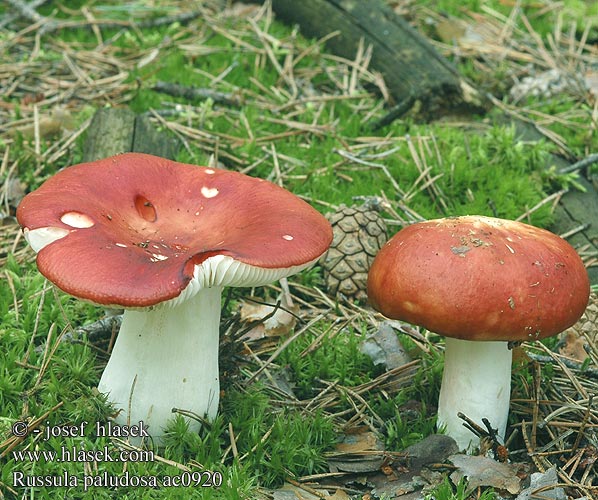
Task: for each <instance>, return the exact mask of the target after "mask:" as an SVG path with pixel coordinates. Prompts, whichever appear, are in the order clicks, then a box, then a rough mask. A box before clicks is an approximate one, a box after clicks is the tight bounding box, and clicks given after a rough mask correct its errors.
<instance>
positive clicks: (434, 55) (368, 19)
mask: <svg viewBox="0 0 598 500" xmlns="http://www.w3.org/2000/svg"><path fill="white" fill-rule="evenodd" d="M272 8H273V10H274V12H275V14H276V16H277V17H278V18H279V19H281V20H282V21H284V22H286V23H288V24H298V25H299V27H300V29H301V32H302V33H303V34H304V35H306V36H309V37H314V38H321V37H324V36H327V35H329V34H330V33H332V32H338V35H336V36H333V37H331V38H330V39H329V40H328V41H327V42H326V45H327V47H328V49H329V50H331V51H332V52H333V53H335V54H338V55H340V56H342V57H345V58H347V59H350V60H353V59H354V58H355V54H356V53H357V50H358V47H359V44H360V43H361V41H363V42H364V43H365V45H366V46H368V45H371V46H372V59H371V63H370V69H373V70H375V71H379V72H380V73H382V75H383V76H384V81H385V83H386V85H387V87H388V90H389V92H390V94H391V96H392V98H393V100H394V103H393V104H395V105H397V106H401V105H402V103H404V102H409V101H412V102H411V103H410V105H409V106H408V108H411V107H413V106H415V105H419V109H420V112H421V115H422V116H423V117H424V118H425V119H432V118H435V117H437V116H438V115H439V114H446V113H451V112H455V111H458V110H463V109H465V110H468V111H472V110H480V109H482V108H483V106H484V99H483V98H482V97H481V96H480V94H479V93H478V92H477V91H476V90H475V89H473V88H472V87H471V86H470V85H469V84H467V82H466V81H465V80H464V79H463V78H462V77H461V76H460V75H459V73H458V71H457V69H456V68H455V67H454V66H453V65H452V64H451V63H450V62H449V61H448V60H446V59H445V58H444V57H442V56H441V55H440V54H439V53H438V52H437V51H436V49H434V47H433V46H432V45H431V44H430V43H429V42H428V41H427V40H426V39H425V38H424V37H422V36H420V35H419V34H418V33H417V31H415V30H414V29H413V28H411V26H409V24H408V23H407V22H406V21H405V20H404V19H402V18H401V17H400V16H398V15H397V14H395V13H394V12H393V11H392V10H391V9H390V7H389V6H388V5H387V4H386V3H385V2H383V1H382V0H368V1H361V0H302V1H300V2H297V1H295V0H272ZM403 107H404V106H403Z"/></svg>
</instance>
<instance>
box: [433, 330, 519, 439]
mask: <svg viewBox="0 0 598 500" xmlns="http://www.w3.org/2000/svg"><path fill="white" fill-rule="evenodd" d="M512 358H513V356H512V351H511V350H510V349H509V348H508V344H507V342H492V341H488V342H473V341H470V340H460V339H454V338H450V337H447V338H446V339H445V352H444V372H443V374H442V386H441V390H440V396H439V399H438V428H439V429H443V430H444V431H445V432H446V434H448V435H449V436H451V437H452V438H453V439H455V441H456V442H457V444H458V445H459V448H461V449H467V448H470V447H472V446H477V445H478V443H479V440H478V438H477V436H475V435H474V434H473V433H472V432H471V431H470V430H469V429H467V428H466V427H465V426H464V425H463V424H464V422H463V420H461V419H460V418H459V417H458V416H457V413H459V412H461V413H463V414H464V415H466V416H468V417H469V418H471V419H472V420H473V421H474V422H475V423H477V424H478V425H480V426H481V427H484V425H483V424H482V421H481V419H482V418H487V419H488V421H489V422H490V425H491V426H492V428H493V429H497V431H498V432H497V435H498V437H499V438H500V439H501V440H503V441H504V438H505V431H506V428H507V420H508V414H509V399H510V395H511V363H512Z"/></svg>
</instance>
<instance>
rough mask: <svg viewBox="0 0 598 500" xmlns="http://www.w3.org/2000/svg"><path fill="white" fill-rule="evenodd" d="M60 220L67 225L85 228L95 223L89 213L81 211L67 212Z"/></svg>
mask: <svg viewBox="0 0 598 500" xmlns="http://www.w3.org/2000/svg"><path fill="white" fill-rule="evenodd" d="M60 221H61V222H62V223H63V224H66V225H67V226H71V227H76V228H79V229H83V228H86V227H91V226H93V225H94V222H93V220H91V218H90V217H89V216H88V215H85V214H82V213H81V212H66V213H65V214H62V217H60Z"/></svg>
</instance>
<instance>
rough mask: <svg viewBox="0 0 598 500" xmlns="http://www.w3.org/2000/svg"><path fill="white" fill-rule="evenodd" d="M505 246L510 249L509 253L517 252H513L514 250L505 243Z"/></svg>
mask: <svg viewBox="0 0 598 500" xmlns="http://www.w3.org/2000/svg"><path fill="white" fill-rule="evenodd" d="M505 246H506V247H507V248H508V249H509V252H511V253H515V250H513V249H512V248H511V247H510V246H509V245H507V244H506V243H505Z"/></svg>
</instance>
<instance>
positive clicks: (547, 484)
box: [516, 467, 567, 500]
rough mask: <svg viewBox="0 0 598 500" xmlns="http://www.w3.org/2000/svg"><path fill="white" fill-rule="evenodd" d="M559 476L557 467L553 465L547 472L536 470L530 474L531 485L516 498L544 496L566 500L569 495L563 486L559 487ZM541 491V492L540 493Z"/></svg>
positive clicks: (529, 499) (518, 499) (526, 498)
mask: <svg viewBox="0 0 598 500" xmlns="http://www.w3.org/2000/svg"><path fill="white" fill-rule="evenodd" d="M558 482H559V478H558V476H557V473H556V469H555V468H554V467H551V468H550V469H548V470H547V471H546V472H544V473H542V472H534V473H533V474H532V475H531V476H530V485H529V487H528V488H525V489H524V490H523V491H522V492H521V493H520V494H519V495H518V496H517V498H516V500H532V499H534V498H540V497H541V498H544V499H546V500H548V499H553V500H566V498H567V495H566V494H565V490H564V489H563V488H559V487H557V483H558ZM551 486H552V488H551ZM538 491H541V493H538Z"/></svg>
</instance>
